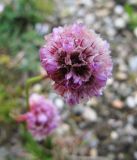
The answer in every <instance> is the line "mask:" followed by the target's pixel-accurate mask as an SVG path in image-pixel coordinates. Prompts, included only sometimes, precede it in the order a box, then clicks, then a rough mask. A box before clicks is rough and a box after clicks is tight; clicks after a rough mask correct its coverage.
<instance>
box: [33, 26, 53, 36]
mask: <svg viewBox="0 0 137 160" xmlns="http://www.w3.org/2000/svg"><path fill="white" fill-rule="evenodd" d="M35 29H36V31H37V32H38V33H39V34H40V35H44V34H46V33H48V32H49V29H50V27H49V25H48V24H41V23H37V24H36V26H35Z"/></svg>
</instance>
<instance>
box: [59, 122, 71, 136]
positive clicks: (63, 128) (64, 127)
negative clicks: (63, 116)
mask: <svg viewBox="0 0 137 160" xmlns="http://www.w3.org/2000/svg"><path fill="white" fill-rule="evenodd" d="M69 131H70V126H69V125H68V124H66V123H63V124H61V125H60V126H59V127H58V128H57V129H56V133H57V134H59V135H64V134H66V133H68V132H69Z"/></svg>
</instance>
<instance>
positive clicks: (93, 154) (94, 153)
mask: <svg viewBox="0 0 137 160" xmlns="http://www.w3.org/2000/svg"><path fill="white" fill-rule="evenodd" d="M97 155H98V152H97V149H96V148H93V149H91V150H90V156H91V157H92V158H96V157H97Z"/></svg>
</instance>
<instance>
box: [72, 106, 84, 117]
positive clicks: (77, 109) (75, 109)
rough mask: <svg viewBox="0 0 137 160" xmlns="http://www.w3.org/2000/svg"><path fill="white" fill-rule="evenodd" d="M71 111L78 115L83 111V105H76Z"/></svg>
mask: <svg viewBox="0 0 137 160" xmlns="http://www.w3.org/2000/svg"><path fill="white" fill-rule="evenodd" d="M72 111H73V113H74V114H75V115H76V116H80V115H81V114H82V113H83V112H84V106H82V105H77V106H75V107H74V108H73V109H72Z"/></svg>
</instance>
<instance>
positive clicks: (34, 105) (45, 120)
mask: <svg viewBox="0 0 137 160" xmlns="http://www.w3.org/2000/svg"><path fill="white" fill-rule="evenodd" d="M29 106H30V111H29V112H27V113H26V114H24V115H20V116H19V117H18V119H17V120H18V121H26V123H27V128H28V130H29V132H30V133H31V134H32V135H33V137H34V138H35V139H37V140H42V139H44V138H45V137H46V136H47V135H48V134H50V133H51V132H52V131H53V130H54V129H55V128H56V127H57V126H58V123H59V114H58V112H57V109H56V106H54V105H53V104H52V102H51V101H49V100H46V99H45V98H44V97H43V96H40V95H38V94H32V95H31V97H30V99H29Z"/></svg>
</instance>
